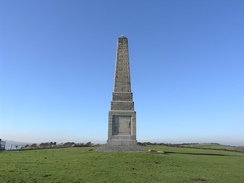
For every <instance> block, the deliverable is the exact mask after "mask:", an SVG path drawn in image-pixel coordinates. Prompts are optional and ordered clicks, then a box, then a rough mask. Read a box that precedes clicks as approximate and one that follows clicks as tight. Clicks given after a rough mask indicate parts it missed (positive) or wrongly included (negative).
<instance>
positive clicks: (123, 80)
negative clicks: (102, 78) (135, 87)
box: [108, 36, 137, 146]
mask: <svg viewBox="0 0 244 183" xmlns="http://www.w3.org/2000/svg"><path fill="white" fill-rule="evenodd" d="M108 144H109V145H115V146H116V145H117V146H123V145H129V146H131V145H136V144H137V142H136V112H135V111H134V102H133V101H132V92H131V82H130V64H129V53H128V39H127V38H126V37H124V36H120V37H119V38H118V43H117V54H116V68H115V78H114V92H113V97H112V102H111V109H110V111H109V130H108Z"/></svg>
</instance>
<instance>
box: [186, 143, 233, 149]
mask: <svg viewBox="0 0 244 183" xmlns="http://www.w3.org/2000/svg"><path fill="white" fill-rule="evenodd" d="M181 146H185V147H194V148H211V149H228V150H235V147H233V146H227V145H220V144H219V145H218V144H211V143H202V144H187V145H181Z"/></svg>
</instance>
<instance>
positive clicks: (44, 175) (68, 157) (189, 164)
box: [0, 146, 244, 183]
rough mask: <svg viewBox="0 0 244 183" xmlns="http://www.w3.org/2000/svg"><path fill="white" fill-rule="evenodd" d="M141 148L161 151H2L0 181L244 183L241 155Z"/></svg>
mask: <svg viewBox="0 0 244 183" xmlns="http://www.w3.org/2000/svg"><path fill="white" fill-rule="evenodd" d="M146 148H147V149H151V150H158V151H164V152H165V153H164V154H157V153H135V152H94V151H91V152H90V151H85V150H87V149H91V148H89V147H88V148H85V147H74V148H60V149H36V150H23V151H17V150H16V151H2V152H0V182H3V183H13V182H19V183H20V182H30V183H34V182H38V183H39V182H40V183H42V182H53V183H58V182H60V183H63V182H64V183H65V182H72V183H75V182H76V183H78V182H94V183H95V182H99V183H100V182H101V183H105V182H107V183H109V182H116V183H117V182H126V183H132V182H133V183H135V182H140V183H144V182H145V183H153V182H162V183H164V182H165V183H171V182H172V183H178V182H213V183H218V182H221V183H222V182H223V183H225V182H226V183H241V182H244V173H243V172H244V153H238V152H229V151H220V150H209V149H190V148H176V147H167V146H147V147H146ZM93 149H96V148H95V147H93Z"/></svg>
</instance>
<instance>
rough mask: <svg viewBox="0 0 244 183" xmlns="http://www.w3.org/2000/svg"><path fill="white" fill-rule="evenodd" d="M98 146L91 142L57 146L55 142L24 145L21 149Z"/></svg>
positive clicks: (67, 143)
mask: <svg viewBox="0 0 244 183" xmlns="http://www.w3.org/2000/svg"><path fill="white" fill-rule="evenodd" d="M99 145H100V144H96V145H94V144H93V143H92V142H87V143H83V142H82V143H75V142H65V143H60V144H57V142H42V143H40V144H37V143H33V144H26V145H25V146H24V147H22V148H21V149H33V148H62V147H92V146H99Z"/></svg>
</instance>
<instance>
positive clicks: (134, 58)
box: [0, 0, 244, 145]
mask: <svg viewBox="0 0 244 183" xmlns="http://www.w3.org/2000/svg"><path fill="white" fill-rule="evenodd" d="M243 20H244V1H243V0H235V1H231V0H228V1H226V0H204V1H200V0H199V1H196V0H185V1H182V0H167V1H166V0H165V1H162V0H158V1H156V0H153V1H146V0H145V1H141V0H134V1H129V0H127V1H109V0H104V1H100V0H93V1H85V0H84V1H81V0H73V1H68V0H65V1H64V0H36V1H31V0H21V1H19V0H1V1H0V138H2V139H4V140H15V141H22V142H47V141H56V142H58V143H60V142H67V141H75V142H87V141H92V142H95V143H98V142H99V143H105V142H106V140H107V128H108V111H109V109H110V102H111V96H112V92H113V82H114V67H115V54H116V44H117V38H118V37H119V36H121V35H125V36H126V37H127V38H128V40H129V54H130V66H131V83H132V92H133V94H134V102H135V110H136V111H137V140H138V141H140V142H143V141H151V142H165V143H182V142H219V143H222V144H228V145H244V21H243Z"/></svg>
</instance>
